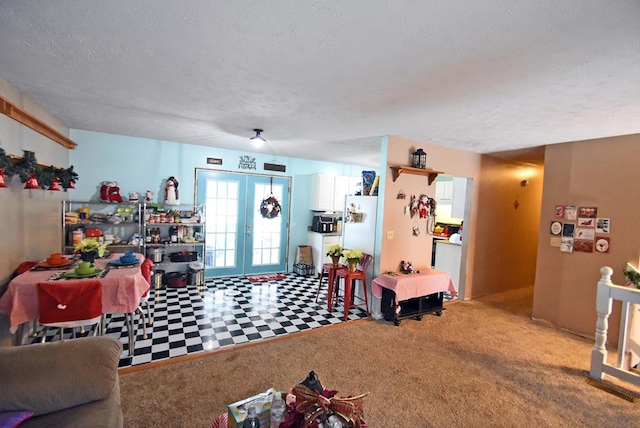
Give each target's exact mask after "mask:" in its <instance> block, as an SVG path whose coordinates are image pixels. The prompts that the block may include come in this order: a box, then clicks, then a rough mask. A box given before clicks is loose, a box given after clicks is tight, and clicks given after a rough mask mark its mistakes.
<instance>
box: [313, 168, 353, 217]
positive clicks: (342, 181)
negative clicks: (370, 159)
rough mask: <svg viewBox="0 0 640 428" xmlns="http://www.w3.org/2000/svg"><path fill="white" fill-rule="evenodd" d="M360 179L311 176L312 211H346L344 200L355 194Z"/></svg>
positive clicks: (322, 175)
mask: <svg viewBox="0 0 640 428" xmlns="http://www.w3.org/2000/svg"><path fill="white" fill-rule="evenodd" d="M359 182H360V178H359V177H346V176H333V175H326V174H313V175H312V176H311V210H312V211H344V198H345V196H347V195H352V194H354V192H355V188H356V186H357V183H359Z"/></svg>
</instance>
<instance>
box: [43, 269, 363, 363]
mask: <svg viewBox="0 0 640 428" xmlns="http://www.w3.org/2000/svg"><path fill="white" fill-rule="evenodd" d="M317 289H318V278H317V277H316V276H310V277H302V276H298V275H297V274H293V273H292V274H289V275H286V276H285V278H284V279H282V280H279V281H269V282H261V283H252V282H250V281H249V280H248V279H246V278H244V277H235V278H222V279H215V280H209V281H207V282H206V285H205V286H202V287H196V286H187V287H185V288H163V289H159V290H152V292H151V293H150V296H149V304H150V305H151V308H152V316H153V325H152V326H147V335H148V337H147V339H144V338H143V330H142V323H141V322H137V325H136V326H135V327H134V328H136V340H135V347H134V352H133V356H129V345H128V339H127V337H128V336H127V329H126V325H125V317H124V315H113V316H108V317H107V321H106V331H105V334H106V335H108V336H114V337H119V338H120V340H121V341H122V344H123V347H124V351H123V353H122V357H121V359H120V367H129V366H135V365H139V364H145V363H149V362H152V361H159V360H164V359H167V358H173V357H178V356H182V355H187V354H194V353H198V352H204V351H210V350H214V349H219V348H225V347H229V346H233V345H236V344H240V343H247V342H254V341H259V340H263V339H267V338H270V337H276V336H282V335H286V334H289V333H295V332H298V331H303V330H309V329H314V328H320V327H323V326H328V325H332V324H339V323H341V322H342V320H343V306H335V305H334V308H333V311H332V312H328V311H327V304H326V294H327V287H326V279H325V280H324V281H323V289H322V290H321V292H320V298H319V299H318V303H316V302H315V299H316V292H317ZM145 313H146V310H145ZM365 317H366V314H365V312H364V310H362V309H360V308H352V309H351V310H350V315H349V319H350V320H355V319H361V318H365ZM139 318H140V316H139V315H136V321H138V320H139ZM42 334H43V333H42V330H40V331H39V332H38V337H36V338H33V339H31V340H32V341H40V340H41V339H42ZM54 334H57V329H49V330H48V332H47V341H49V340H51V339H52V338H53V335H54ZM69 336H70V333H65V337H69Z"/></svg>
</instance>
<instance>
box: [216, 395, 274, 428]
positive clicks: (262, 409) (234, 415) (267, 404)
mask: <svg viewBox="0 0 640 428" xmlns="http://www.w3.org/2000/svg"><path fill="white" fill-rule="evenodd" d="M274 392H276V390H275V389H273V388H269V389H267V390H266V391H265V392H262V393H260V394H256V395H254V396H252V397H249V398H245V399H244V400H241V401H238V402H235V403H233V404H229V406H227V410H228V419H229V422H228V424H229V428H242V423H243V422H244V418H245V416H247V408H248V407H249V406H254V407H255V408H256V413H257V415H258V417H259V418H260V428H269V427H270V426H271V396H272V395H273V393H274Z"/></svg>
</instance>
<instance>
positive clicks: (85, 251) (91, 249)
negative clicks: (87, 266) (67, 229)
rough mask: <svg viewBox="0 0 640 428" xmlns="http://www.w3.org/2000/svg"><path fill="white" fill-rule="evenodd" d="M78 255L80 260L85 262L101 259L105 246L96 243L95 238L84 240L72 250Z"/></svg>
mask: <svg viewBox="0 0 640 428" xmlns="http://www.w3.org/2000/svg"><path fill="white" fill-rule="evenodd" d="M74 250H75V251H76V252H79V253H80V258H81V259H82V260H84V261H87V262H93V261H94V260H95V259H96V257H102V256H103V255H104V252H105V251H106V250H107V246H106V245H104V244H101V243H100V242H98V239H97V238H85V239H83V240H82V241H80V243H79V244H77V245H76V246H75V248H74Z"/></svg>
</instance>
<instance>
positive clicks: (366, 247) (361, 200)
mask: <svg viewBox="0 0 640 428" xmlns="http://www.w3.org/2000/svg"><path fill="white" fill-rule="evenodd" d="M377 210H378V197H377V196H347V197H346V198H345V209H344V222H343V225H342V246H343V247H344V248H347V249H349V248H359V249H360V250H361V251H362V252H363V253H367V254H371V255H372V256H373V261H372V262H371V264H369V267H368V268H367V272H366V275H367V284H368V289H369V292H368V293H367V298H368V300H369V311H370V312H371V313H372V314H373V313H374V312H377V311H379V309H378V308H379V306H380V302H376V303H377V304H375V303H374V302H373V296H372V295H371V281H373V279H374V276H373V273H374V266H373V265H374V263H375V258H376V257H375V256H376V255H375V246H376V218H377V215H376V214H377ZM357 284H358V285H357V286H356V296H358V297H361V298H364V294H363V292H362V286H361V285H359V282H357ZM376 300H377V299H376Z"/></svg>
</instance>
